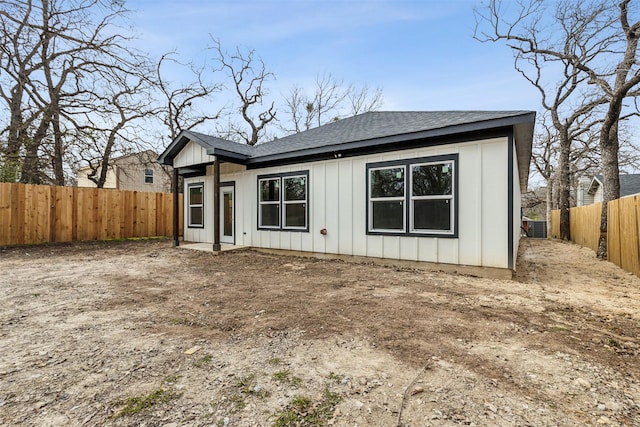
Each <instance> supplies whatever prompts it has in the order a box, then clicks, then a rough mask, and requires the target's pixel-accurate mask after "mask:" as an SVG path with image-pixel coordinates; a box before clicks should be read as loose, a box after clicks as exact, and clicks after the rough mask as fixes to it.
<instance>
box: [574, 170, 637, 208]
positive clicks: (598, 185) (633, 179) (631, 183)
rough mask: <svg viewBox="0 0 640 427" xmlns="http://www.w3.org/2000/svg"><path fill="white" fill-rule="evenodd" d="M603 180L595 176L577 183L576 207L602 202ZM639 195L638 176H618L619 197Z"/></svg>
mask: <svg viewBox="0 0 640 427" xmlns="http://www.w3.org/2000/svg"><path fill="white" fill-rule="evenodd" d="M603 182H604V178H603V177H602V175H596V176H594V177H593V178H591V179H589V178H582V179H580V182H579V183H578V190H577V194H576V206H586V205H591V204H593V203H599V202H601V201H602V200H603V193H602V191H603V185H602V183H603ZM638 193H640V174H624V175H620V197H626V196H631V195H633V194H638Z"/></svg>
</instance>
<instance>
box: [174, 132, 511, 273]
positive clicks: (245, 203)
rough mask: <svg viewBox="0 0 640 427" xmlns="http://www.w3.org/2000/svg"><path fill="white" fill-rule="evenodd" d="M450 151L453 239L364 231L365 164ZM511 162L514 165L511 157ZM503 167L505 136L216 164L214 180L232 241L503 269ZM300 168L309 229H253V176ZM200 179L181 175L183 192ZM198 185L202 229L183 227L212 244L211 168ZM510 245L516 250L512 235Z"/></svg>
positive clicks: (505, 180)
mask: <svg viewBox="0 0 640 427" xmlns="http://www.w3.org/2000/svg"><path fill="white" fill-rule="evenodd" d="M455 153H457V154H458V156H459V157H458V165H457V167H458V198H457V200H458V203H459V206H458V238H447V237H416V236H381V235H368V234H367V232H366V231H367V217H366V212H367V206H366V204H367V188H366V165H367V164H368V163H374V162H382V161H391V160H402V159H412V158H422V157H430V156H438V155H446V154H455ZM513 167H514V168H516V169H517V166H515V162H514V166H513ZM508 168H509V166H508V139H507V138H506V137H503V138H494V139H488V140H482V141H472V142H464V143H458V144H449V145H443V146H436V147H427V148H418V149H410V150H402V151H395V152H390V153H384V154H375V155H366V156H359V157H347V158H339V159H335V160H325V161H318V162H310V163H301V164H293V165H286V166H279V167H270V168H264V169H250V170H246V171H240V172H235V173H224V169H222V168H221V172H222V174H221V177H220V180H221V181H222V182H225V181H234V182H235V196H236V205H235V218H236V228H235V232H236V244H238V245H246V246H254V247H262V248H272V249H287V250H295V251H308V252H319V253H331V254H342V255H358V256H370V257H381V258H391V259H402V260H414V261H428V262H436V263H447V264H461V265H470V266H484V267H498V268H509V265H508V259H509V255H508V250H507V247H508V235H509V231H508ZM306 170H308V171H309V187H308V188H309V190H308V191H309V196H310V198H309V232H299V231H271V230H258V228H257V217H258V212H257V209H258V206H257V205H258V203H257V200H258V193H257V192H258V184H257V177H258V175H263V174H271V173H286V172H295V171H306ZM515 177H516V180H515V184H514V193H516V192H517V193H518V195H519V188H518V185H517V182H518V180H517V170H516V173H515ZM202 181H203V177H197V178H188V179H185V191H186V188H187V185H188V184H189V183H191V182H202ZM204 182H205V227H204V229H199V230H193V229H189V228H188V227H186V225H185V240H189V241H203V242H212V241H213V232H212V230H213V218H212V215H213V214H212V210H211V205H210V204H209V203H210V201H212V200H213V192H212V191H213V190H212V188H213V177H212V170H211V168H210V167H209V168H207V176H206V177H204ZM515 196H516V195H515V194H514V197H515ZM207 200H209V203H208V202H207ZM516 201H517V203H514V205H517V207H516V206H514V211H515V210H516V209H518V212H517V216H515V217H514V221H515V222H516V223H517V222H518V218H519V196H518V197H516V198H515V199H514V202H516ZM185 206H186V203H185ZM185 213H186V212H185ZM514 214H515V212H514ZM185 218H187V216H186V215H185ZM323 228H324V229H326V230H327V234H326V235H322V234H321V233H320V230H321V229H323ZM514 246H516V248H515V250H517V240H516V242H514ZM514 259H515V258H514Z"/></svg>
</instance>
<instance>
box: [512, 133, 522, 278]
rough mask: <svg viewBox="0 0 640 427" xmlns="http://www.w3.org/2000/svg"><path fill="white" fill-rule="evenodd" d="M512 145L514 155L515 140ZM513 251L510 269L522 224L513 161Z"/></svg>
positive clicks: (517, 175)
mask: <svg viewBox="0 0 640 427" xmlns="http://www.w3.org/2000/svg"><path fill="white" fill-rule="evenodd" d="M513 143H514V145H513V146H512V149H513V153H514V155H515V152H516V151H515V150H516V147H515V140H514V142H513ZM512 168H513V180H514V181H513V252H512V253H511V269H512V270H515V269H516V260H517V259H518V247H519V246H520V226H521V225H522V194H521V193H520V184H519V182H520V174H519V171H518V164H517V162H515V161H514V162H513V164H512Z"/></svg>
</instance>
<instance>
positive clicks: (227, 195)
mask: <svg viewBox="0 0 640 427" xmlns="http://www.w3.org/2000/svg"><path fill="white" fill-rule="evenodd" d="M233 193H234V188H233V186H223V187H220V243H230V244H232V245H233V244H235V227H236V224H235V218H234V194H233Z"/></svg>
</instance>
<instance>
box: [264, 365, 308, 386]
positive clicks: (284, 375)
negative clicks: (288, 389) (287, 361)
mask: <svg viewBox="0 0 640 427" xmlns="http://www.w3.org/2000/svg"><path fill="white" fill-rule="evenodd" d="M271 378H272V379H273V380H274V381H278V382H281V383H283V382H285V381H286V382H288V383H289V384H291V385H294V386H300V385H302V378H300V377H296V376H295V375H291V372H290V371H289V370H288V369H285V370H284V371H278V372H275V373H274V374H273V375H271Z"/></svg>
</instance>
